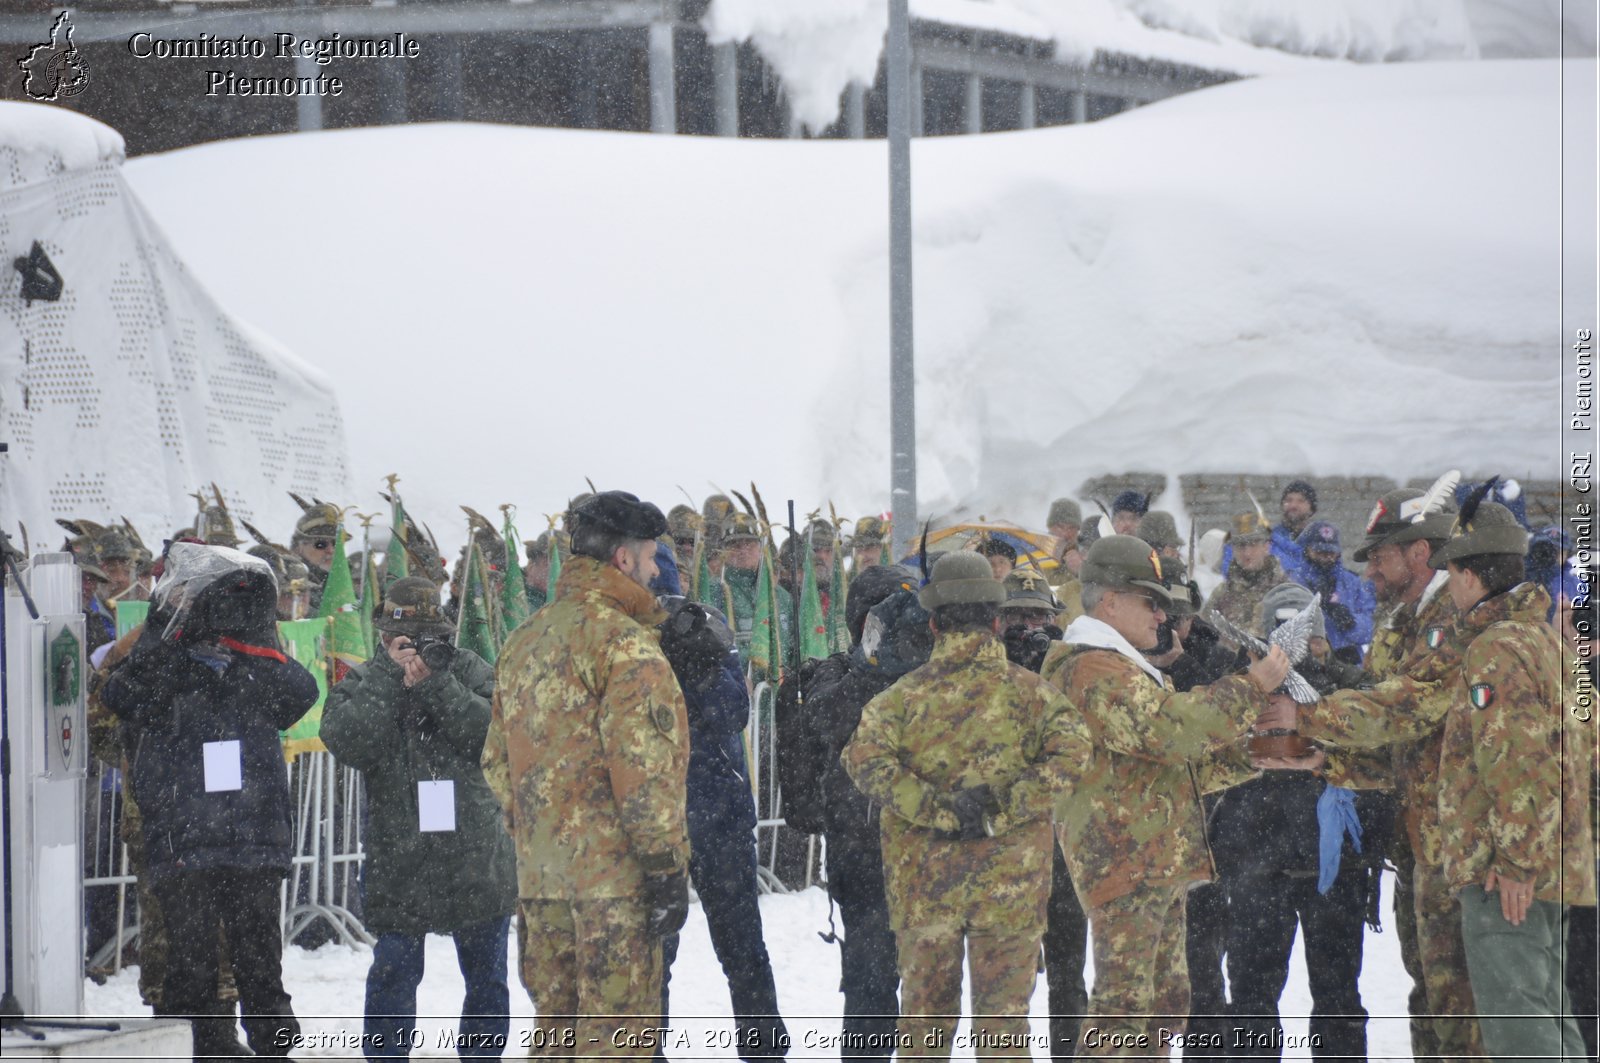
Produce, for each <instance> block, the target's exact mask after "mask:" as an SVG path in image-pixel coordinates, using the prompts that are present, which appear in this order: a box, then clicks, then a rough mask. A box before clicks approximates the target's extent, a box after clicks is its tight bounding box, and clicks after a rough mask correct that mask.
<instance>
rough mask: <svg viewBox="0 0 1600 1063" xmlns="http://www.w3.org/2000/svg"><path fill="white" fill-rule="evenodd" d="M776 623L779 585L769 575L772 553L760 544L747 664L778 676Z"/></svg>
mask: <svg viewBox="0 0 1600 1063" xmlns="http://www.w3.org/2000/svg"><path fill="white" fill-rule="evenodd" d="M778 623H779V620H778V586H777V583H776V581H775V580H774V579H773V578H772V554H771V551H769V550H767V549H766V548H765V545H763V547H762V550H761V573H760V575H759V576H757V577H756V602H755V622H754V623H753V624H752V625H751V628H750V664H751V665H752V666H753V667H754V668H755V669H756V670H757V671H759V672H764V673H766V674H767V675H769V676H772V677H773V678H778V677H779V674H780V673H781V672H782V669H783V645H782V640H781V639H780V638H779V637H778Z"/></svg>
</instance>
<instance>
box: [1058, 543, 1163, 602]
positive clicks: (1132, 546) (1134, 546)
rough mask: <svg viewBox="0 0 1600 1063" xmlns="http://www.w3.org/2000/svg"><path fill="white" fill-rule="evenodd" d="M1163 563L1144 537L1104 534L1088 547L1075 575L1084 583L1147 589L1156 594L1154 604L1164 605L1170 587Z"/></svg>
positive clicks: (1127, 588)
mask: <svg viewBox="0 0 1600 1063" xmlns="http://www.w3.org/2000/svg"><path fill="white" fill-rule="evenodd" d="M1164 564H1166V562H1165V561H1164V560H1163V559H1162V558H1161V557H1160V556H1159V555H1158V554H1157V553H1156V552H1155V549H1154V547H1152V546H1151V545H1150V544H1149V543H1147V542H1145V541H1144V540H1143V539H1140V538H1137V537H1135V536H1132V535H1107V536H1106V537H1105V538H1103V539H1096V540H1095V544H1094V545H1093V546H1091V547H1089V552H1088V553H1087V554H1085V555H1084V558H1083V567H1082V569H1080V570H1079V572H1078V576H1079V578H1080V579H1081V580H1083V583H1084V586H1089V585H1090V584H1094V585H1097V586H1101V587H1110V588H1111V589H1112V590H1135V589H1137V590H1144V591H1150V592H1151V593H1153V594H1154V595H1155V596H1156V604H1157V605H1159V606H1161V607H1162V608H1163V609H1165V608H1166V606H1167V603H1168V602H1170V601H1171V600H1172V588H1171V586H1170V585H1169V581H1168V578H1167V576H1166V575H1165V573H1164V571H1163V569H1162V566H1163V565H1164Z"/></svg>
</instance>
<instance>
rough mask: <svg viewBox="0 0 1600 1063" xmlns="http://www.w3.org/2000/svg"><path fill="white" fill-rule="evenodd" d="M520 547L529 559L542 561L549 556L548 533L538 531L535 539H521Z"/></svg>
mask: <svg viewBox="0 0 1600 1063" xmlns="http://www.w3.org/2000/svg"><path fill="white" fill-rule="evenodd" d="M522 548H523V551H524V552H525V553H526V554H527V555H528V560H529V561H543V560H544V559H545V558H547V557H549V556H550V533H549V532H540V533H539V537H538V538H537V539H524V540H522Z"/></svg>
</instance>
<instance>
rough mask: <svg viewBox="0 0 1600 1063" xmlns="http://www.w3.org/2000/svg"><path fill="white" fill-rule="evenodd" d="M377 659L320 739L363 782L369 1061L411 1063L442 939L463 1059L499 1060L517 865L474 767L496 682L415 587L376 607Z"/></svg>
mask: <svg viewBox="0 0 1600 1063" xmlns="http://www.w3.org/2000/svg"><path fill="white" fill-rule="evenodd" d="M377 628H378V631H379V632H380V633H381V638H382V645H383V652H381V653H379V654H377V655H375V656H374V657H373V659H372V660H370V661H368V662H366V663H365V664H361V665H357V666H356V667H355V668H353V669H352V670H351V672H350V674H349V675H347V676H346V677H345V678H344V680H343V681H342V682H340V683H339V685H338V686H336V687H334V688H333V690H332V691H330V692H329V694H328V704H327V708H326V709H324V711H323V716H322V740H323V742H324V743H326V745H327V747H328V749H329V751H330V752H332V753H333V755H334V756H335V757H336V758H337V759H338V760H339V762H340V763H341V764H345V765H347V766H349V767H352V768H356V769H359V770H360V771H361V772H362V773H363V774H364V775H365V777H366V783H367V795H368V801H367V809H368V814H369V816H370V817H371V820H370V824H369V826H368V828H367V835H366V850H367V859H366V866H365V867H364V868H363V870H362V874H361V885H362V890H363V903H364V905H365V913H366V925H367V928H368V929H369V930H371V931H372V932H373V933H374V934H376V935H378V941H377V943H376V944H375V945H374V946H373V948H372V967H371V968H370V969H369V970H368V971H367V998H366V1024H365V1028H364V1031H363V1032H364V1035H365V1037H364V1040H363V1046H364V1048H365V1050H366V1053H367V1058H369V1059H382V1058H401V1059H404V1058H406V1057H407V1056H409V1055H410V1048H411V1043H412V1040H411V1038H410V1037H409V1036H407V1035H408V1034H409V1033H410V1031H412V1030H414V1029H415V1025H416V1010H417V986H418V985H419V984H420V983H421V981H422V973H423V937H424V935H427V934H448V935H450V936H451V937H452V938H453V939H454V940H455V945H456V959H457V961H458V962H459V963H460V966H461V973H462V976H463V978H464V979H465V981H466V996H465V999H464V1000H463V1001H462V1005H461V1025H460V1026H459V1027H458V1028H457V1034H458V1048H459V1050H460V1054H461V1055H462V1056H499V1055H500V1054H501V1051H502V1047H501V1046H503V1044H504V1039H505V1035H506V1033H507V1031H508V1029H509V1019H508V1017H507V1013H508V1011H509V1004H510V1000H511V997H510V991H509V990H508V988H507V983H506V938H507V935H508V934H509V932H510V920H511V912H512V909H513V908H514V907H515V904H516V857H515V854H514V853H513V851H512V848H511V836H510V835H509V834H508V833H507V832H506V827H505V817H504V815H503V813H502V811H501V808H500V802H499V801H498V800H497V799H496V798H495V796H494V794H493V792H491V791H490V789H489V784H488V783H487V782H485V781H484V777H483V769H482V768H481V767H479V763H478V761H479V757H480V755H481V754H482V752H483V742H484V736H485V735H487V734H488V731H489V713H490V708H489V703H490V699H491V698H493V697H494V669H493V668H491V667H490V666H489V664H488V663H487V662H485V661H484V660H483V658H481V657H479V656H478V655H477V654H475V653H473V652H472V651H471V650H468V649H464V648H457V647H456V646H454V645H452V641H451V638H452V635H453V631H452V628H451V625H450V623H449V621H447V620H446V619H445V618H444V615H443V613H442V611H441V610H440V608H439V588H438V587H436V586H435V585H434V584H433V583H431V582H430V581H428V580H425V579H421V578H417V577H412V578H408V579H402V580H399V581H397V582H396V583H395V584H394V585H393V586H391V587H390V588H389V590H388V593H387V594H385V595H384V601H383V611H382V613H380V614H379V616H378V618H377Z"/></svg>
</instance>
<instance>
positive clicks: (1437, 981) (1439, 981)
mask: <svg viewBox="0 0 1600 1063" xmlns="http://www.w3.org/2000/svg"><path fill="white" fill-rule="evenodd" d="M1412 891H1413V900H1414V901H1415V902H1416V916H1417V950H1418V953H1419V955H1420V958H1421V960H1422V979H1423V983H1424V985H1425V986H1426V988H1427V991H1428V1012H1429V1014H1430V1015H1432V1017H1433V1019H1432V1023H1433V1031H1434V1036H1435V1038H1436V1039H1437V1044H1438V1051H1439V1057H1440V1059H1441V1060H1443V1061H1444V1063H1458V1061H1465V1060H1468V1059H1473V1058H1477V1057H1481V1056H1482V1055H1483V1038H1482V1037H1481V1036H1480V1034H1479V1032H1478V1009H1477V1005H1476V1004H1475V1003H1474V1002H1473V999H1472V979H1471V978H1470V977H1468V975H1467V950H1466V946H1465V945H1464V944H1462V940H1461V907H1460V905H1458V904H1457V903H1456V898H1455V896H1454V895H1453V894H1452V893H1451V892H1450V889H1449V887H1448V886H1447V885H1446V883H1445V880H1444V874H1443V873H1442V871H1441V870H1440V869H1439V868H1437V867H1429V866H1427V865H1426V864H1424V863H1423V862H1422V861H1418V862H1417V864H1416V871H1415V874H1414V875H1413V876H1412Z"/></svg>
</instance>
